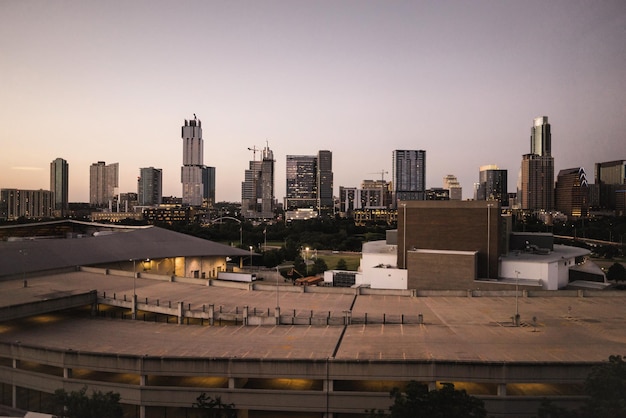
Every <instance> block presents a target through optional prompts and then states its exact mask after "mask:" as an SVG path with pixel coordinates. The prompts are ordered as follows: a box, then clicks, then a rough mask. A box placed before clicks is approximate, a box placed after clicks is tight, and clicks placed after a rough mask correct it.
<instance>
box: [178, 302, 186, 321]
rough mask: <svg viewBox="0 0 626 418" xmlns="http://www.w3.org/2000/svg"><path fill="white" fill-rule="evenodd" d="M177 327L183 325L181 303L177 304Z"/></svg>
mask: <svg viewBox="0 0 626 418" xmlns="http://www.w3.org/2000/svg"><path fill="white" fill-rule="evenodd" d="M177 315H178V325H181V324H182V323H183V319H185V318H184V317H183V302H178V313H177Z"/></svg>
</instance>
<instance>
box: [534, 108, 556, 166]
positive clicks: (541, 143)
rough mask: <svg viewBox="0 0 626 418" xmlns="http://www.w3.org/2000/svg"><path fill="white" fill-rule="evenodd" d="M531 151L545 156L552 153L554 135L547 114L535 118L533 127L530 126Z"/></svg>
mask: <svg viewBox="0 0 626 418" xmlns="http://www.w3.org/2000/svg"><path fill="white" fill-rule="evenodd" d="M530 153H531V154H535V155H540V156H545V157H550V156H551V155H552V135H551V134H550V124H549V123H548V117H547V116H541V117H538V118H535V119H534V120H533V127H532V128H530Z"/></svg>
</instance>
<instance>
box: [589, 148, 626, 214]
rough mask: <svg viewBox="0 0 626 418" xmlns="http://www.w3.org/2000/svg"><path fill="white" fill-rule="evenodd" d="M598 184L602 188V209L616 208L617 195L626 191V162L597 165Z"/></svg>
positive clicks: (617, 161)
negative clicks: (621, 191)
mask: <svg viewBox="0 0 626 418" xmlns="http://www.w3.org/2000/svg"><path fill="white" fill-rule="evenodd" d="M595 175H596V184H597V185H598V187H599V188H600V207H601V208H602V209H615V208H616V206H615V205H616V200H615V197H616V193H617V192H618V191H620V190H626V160H616V161H608V162H604V163H596V166H595Z"/></svg>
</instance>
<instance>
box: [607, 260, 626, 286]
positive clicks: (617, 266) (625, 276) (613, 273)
mask: <svg viewBox="0 0 626 418" xmlns="http://www.w3.org/2000/svg"><path fill="white" fill-rule="evenodd" d="M606 278H607V279H608V280H614V281H616V282H623V281H626V267H624V265H623V264H621V263H613V264H612V265H611V267H609V270H608V271H607V272H606Z"/></svg>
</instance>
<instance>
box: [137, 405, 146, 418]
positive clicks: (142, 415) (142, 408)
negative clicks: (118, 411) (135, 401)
mask: <svg viewBox="0 0 626 418" xmlns="http://www.w3.org/2000/svg"><path fill="white" fill-rule="evenodd" d="M139 418H146V407H145V406H143V405H139Z"/></svg>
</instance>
